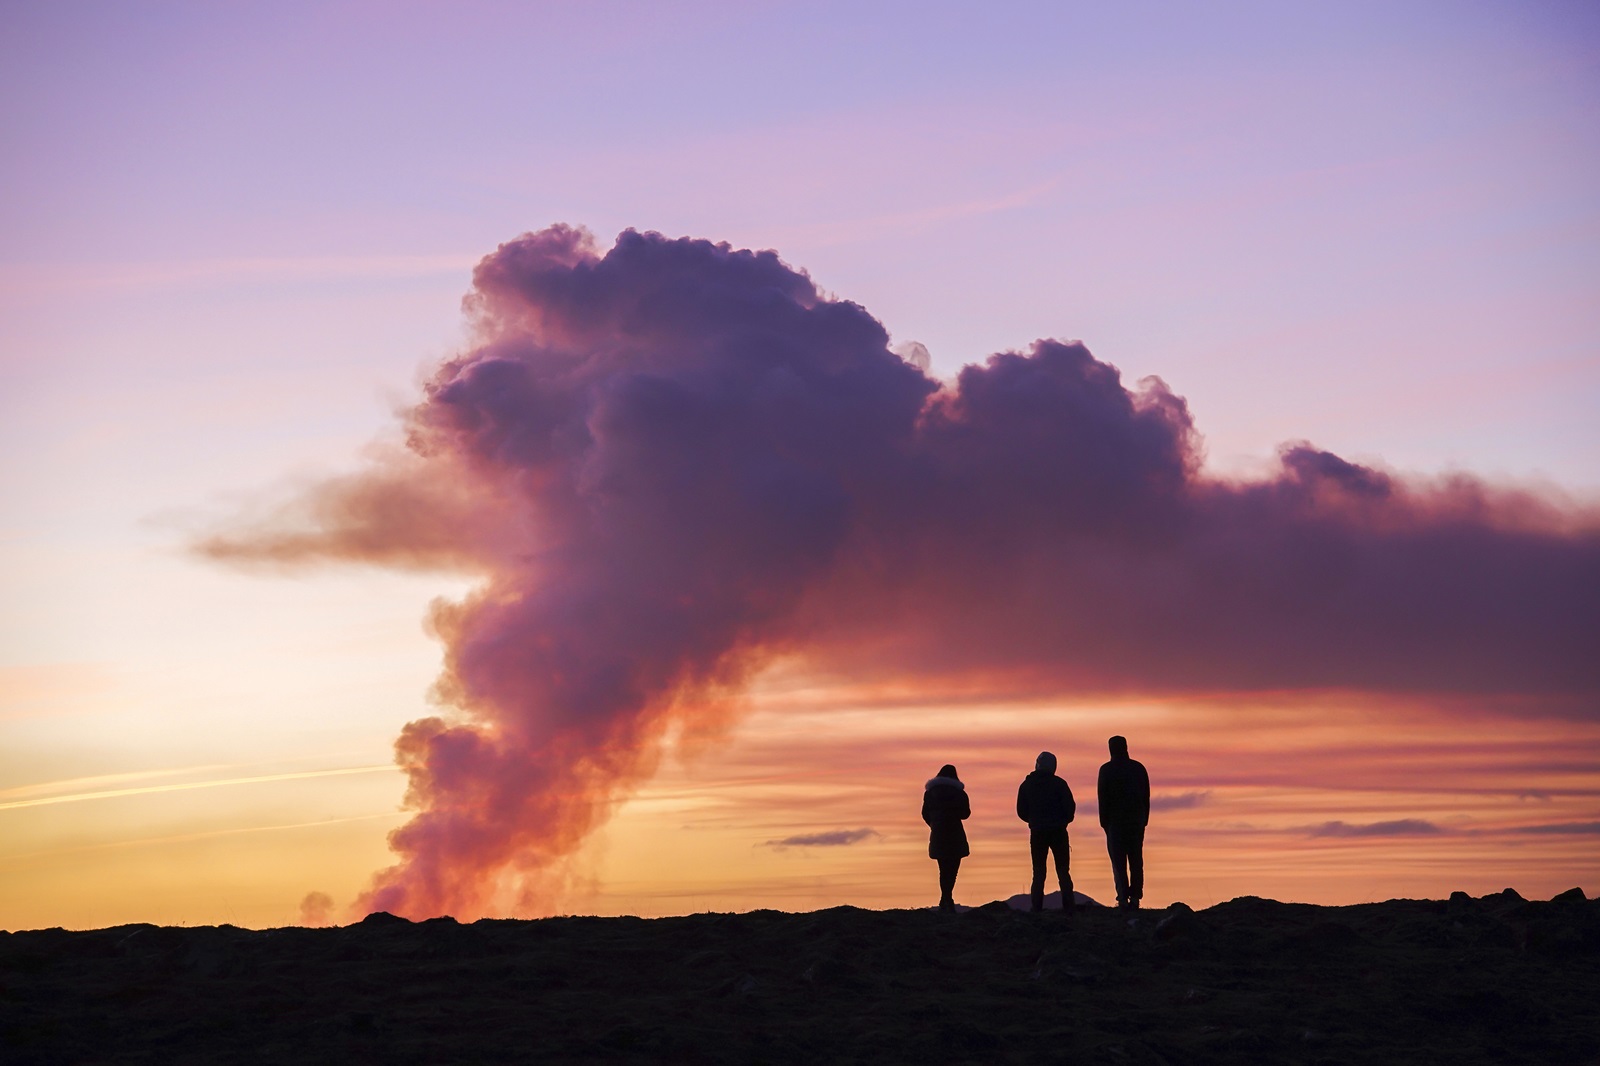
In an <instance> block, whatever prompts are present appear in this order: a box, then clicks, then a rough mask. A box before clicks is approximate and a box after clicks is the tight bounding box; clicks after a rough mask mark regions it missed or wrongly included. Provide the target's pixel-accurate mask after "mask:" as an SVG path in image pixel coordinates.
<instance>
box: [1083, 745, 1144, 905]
mask: <svg viewBox="0 0 1600 1066" xmlns="http://www.w3.org/2000/svg"><path fill="white" fill-rule="evenodd" d="M1107 745H1108V746H1109V747H1110V749H1111V761H1110V762H1108V763H1106V764H1105V765H1104V766H1102V767H1100V780H1099V781H1098V783H1097V785H1096V791H1097V794H1098V797H1099V800H1100V827H1101V828H1102V829H1104V830H1105V831H1106V851H1107V852H1108V853H1110V855H1111V879H1112V880H1113V881H1115V882H1116V885H1117V906H1118V907H1121V908H1122V909H1123V910H1138V909H1139V901H1140V900H1141V899H1143V898H1144V830H1145V826H1147V825H1149V824H1150V775H1149V773H1147V772H1146V771H1145V768H1144V763H1142V762H1140V761H1139V760H1138V759H1130V758H1129V757H1128V740H1127V738H1126V737H1112V738H1111V739H1110V740H1109V741H1107Z"/></svg>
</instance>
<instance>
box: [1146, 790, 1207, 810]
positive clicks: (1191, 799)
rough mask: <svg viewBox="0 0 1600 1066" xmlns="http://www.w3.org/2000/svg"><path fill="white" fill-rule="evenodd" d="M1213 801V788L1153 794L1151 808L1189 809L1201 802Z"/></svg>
mask: <svg viewBox="0 0 1600 1066" xmlns="http://www.w3.org/2000/svg"><path fill="white" fill-rule="evenodd" d="M1209 802H1211V790H1210V789H1205V790H1204V791H1196V792H1178V793H1175V794H1173V795H1170V796H1151V797H1150V809H1151V810H1152V811H1187V810H1190V809H1192V808H1195V807H1199V806H1200V805H1201V804H1204V803H1209Z"/></svg>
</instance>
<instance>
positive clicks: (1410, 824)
mask: <svg viewBox="0 0 1600 1066" xmlns="http://www.w3.org/2000/svg"><path fill="white" fill-rule="evenodd" d="M1310 832H1311V835H1312V836H1314V837H1409V836H1431V835H1433V834H1435V833H1443V832H1444V830H1443V829H1440V828H1439V827H1438V826H1436V825H1434V824H1433V823H1432V822H1429V821H1425V820H1424V819H1421V818H1396V819H1395V820H1394V821H1391V822H1368V823H1367V824H1365V825H1352V824H1350V823H1349V822H1323V823H1322V824H1321V825H1315V826H1312V827H1311V829H1310Z"/></svg>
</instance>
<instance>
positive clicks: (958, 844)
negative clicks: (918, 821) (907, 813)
mask: <svg viewBox="0 0 1600 1066" xmlns="http://www.w3.org/2000/svg"><path fill="white" fill-rule="evenodd" d="M971 816H972V803H971V801H970V800H968V799H967V786H966V785H963V784H962V783H961V778H959V777H957V776H956V768H955V767H954V766H951V765H949V764H948V763H946V764H945V765H944V766H941V767H939V774H938V776H936V777H934V778H933V779H932V780H930V781H929V782H928V783H927V784H926V785H924V786H923V789H922V820H923V821H924V822H927V823H928V858H930V859H933V860H934V861H935V862H937V863H938V864H939V909H940V910H942V911H951V910H955V907H956V901H955V899H954V898H953V897H952V896H951V892H953V891H954V890H955V887H956V874H957V872H959V871H960V869H961V860H962V859H964V858H966V857H967V856H968V855H970V854H972V849H971V848H969V847H968V846H967V829H966V827H965V826H963V825H962V824H961V823H962V822H963V821H965V820H966V819H968V818H970V817H971Z"/></svg>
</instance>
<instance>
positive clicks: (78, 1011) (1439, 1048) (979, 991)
mask: <svg viewBox="0 0 1600 1066" xmlns="http://www.w3.org/2000/svg"><path fill="white" fill-rule="evenodd" d="M497 1061H512V1062H515V1061H527V1062H696V1063H698V1062H706V1063H762V1062H766V1063H807V1064H816V1063H831V1062H862V1063H893V1062H915V1063H927V1064H941V1063H954V1062H985V1063H988V1062H1016V1063H1035V1062H1041V1063H1045V1062H1072V1063H1173V1064H1181V1063H1217V1062H1240V1063H1362V1062H1371V1063H1401V1062H1437V1063H1451V1064H1457V1063H1504V1062H1528V1063H1535V1062H1536V1063H1596V1062H1600V902H1590V901H1587V900H1585V899H1584V898H1583V895H1582V893H1581V892H1578V891H1576V890H1574V891H1573V892H1569V893H1564V894H1563V895H1561V896H1558V897H1556V899H1554V900H1551V901H1549V902H1527V901H1524V900H1523V899H1521V898H1520V897H1518V896H1517V895H1516V893H1514V892H1511V891H1510V890H1509V889H1508V890H1507V891H1506V892H1504V893H1501V894H1499V895H1494V896H1485V897H1483V898H1481V899H1471V898H1469V897H1467V896H1464V895H1461V894H1459V893H1458V894H1457V895H1456V896H1455V897H1453V898H1452V899H1451V900H1450V901H1449V902H1430V901H1409V900H1392V901H1390V902H1387V903H1374V904H1366V905H1362V906H1357V907H1314V906H1307V905H1303V904H1286V903H1276V902H1273V901H1271V900H1265V899H1255V898H1250V897H1246V898H1243V899H1236V900H1232V901H1230V902H1228V903H1223V904H1219V905H1218V906H1215V907H1212V908H1210V909H1209V910H1206V911H1202V912H1199V913H1194V912H1190V911H1188V910H1187V908H1184V907H1182V905H1181V904H1179V905H1175V906H1174V907H1173V908H1172V909H1171V910H1168V911H1157V912H1144V913H1142V914H1141V915H1140V917H1139V918H1138V920H1137V921H1134V922H1131V923H1130V922H1129V921H1128V920H1127V917H1126V916H1124V915H1119V914H1117V913H1116V912H1114V911H1110V910H1104V909H1087V908H1080V910H1079V913H1078V914H1076V915H1075V916H1073V917H1071V918H1066V917H1063V916H1062V915H1061V914H1060V913H1059V912H1046V913H1044V914H1042V915H1032V914H1024V913H1019V912H1017V911H1014V910H1012V909H1011V908H1009V907H1007V906H1006V905H1005V904H1002V903H994V904H990V905H988V906H986V907H980V908H977V909H975V910H972V911H968V912H966V913H964V914H958V915H941V914H939V913H937V912H933V911H863V910H857V909H855V908H851V907H839V908H835V909H833V910H826V911H818V912H815V913H812V914H780V913H777V912H774V911H755V912H752V913H749V914H704V915H694V916H691V917H686V918H662V919H655V920H644V919H638V918H550V919H544V920H540V921H487V920H486V921H480V922H476V923H473V924H471V925H461V924H458V923H456V922H455V921H453V920H452V919H448V918H441V919H435V920H433V921H427V922H420V923H416V924H413V923H411V922H407V921H404V920H403V919H399V918H394V917H391V916H389V915H385V914H376V915H373V916H371V917H369V918H367V919H366V920H365V921H363V922H361V923H360V924H357V925H352V926H348V927H345V928H339V929H299V928H290V929H272V930H265V931H250V930H245V929H236V928H233V927H231V926H222V927H220V928H194V929H190V928H185V929H173V928H162V927H158V926H151V925H129V926H120V927H118V928H115V929H101V930H96V931H93V932H66V931H63V930H60V929H47V930H41V931H35V932H22V933H9V934H7V933H0V1063H4V1064H6V1066H21V1064H24V1063H77V1062H149V1063H229V1062H341V1063H343V1062H373V1063H408V1062H416V1063H424V1062H426V1063H436V1062H497Z"/></svg>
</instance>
